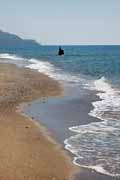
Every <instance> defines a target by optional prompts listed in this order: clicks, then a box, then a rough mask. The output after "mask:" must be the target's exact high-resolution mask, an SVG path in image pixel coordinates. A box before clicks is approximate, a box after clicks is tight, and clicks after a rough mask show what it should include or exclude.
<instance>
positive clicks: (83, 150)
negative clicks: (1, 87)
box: [0, 46, 120, 177]
mask: <svg viewBox="0 0 120 180" xmlns="http://www.w3.org/2000/svg"><path fill="white" fill-rule="evenodd" d="M62 48H63V49H64V51H65V55H64V56H57V51H58V47H57V46H41V47H40V48H39V49H31V50H24V49H19V50H18V49H12V48H11V49H0V58H2V60H1V61H2V62H3V61H4V62H10V63H15V64H17V65H18V66H20V67H21V66H25V67H27V68H31V69H35V70H37V71H39V72H42V73H45V74H47V75H48V76H50V77H52V78H54V79H56V80H59V81H61V82H64V83H65V82H66V83H69V84H72V85H74V88H75V87H76V86H77V85H80V86H82V87H83V89H84V91H86V90H87V91H93V92H94V93H95V94H96V95H97V97H98V100H97V101H94V102H91V104H92V105H93V109H92V110H91V111H90V112H89V116H92V117H96V118H98V119H99V121H98V122H92V123H89V124H87V125H80V126H73V127H69V130H70V131H73V132H75V135H74V136H72V137H69V138H68V139H65V141H64V144H65V148H66V149H67V150H69V151H70V152H72V153H73V154H74V160H73V163H74V164H76V165H78V166H81V167H87V168H91V169H94V170H96V171H98V172H100V173H103V174H107V175H110V176H113V177H120V46H63V47H62Z"/></svg>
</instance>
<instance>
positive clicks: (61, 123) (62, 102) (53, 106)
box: [24, 87, 119, 180]
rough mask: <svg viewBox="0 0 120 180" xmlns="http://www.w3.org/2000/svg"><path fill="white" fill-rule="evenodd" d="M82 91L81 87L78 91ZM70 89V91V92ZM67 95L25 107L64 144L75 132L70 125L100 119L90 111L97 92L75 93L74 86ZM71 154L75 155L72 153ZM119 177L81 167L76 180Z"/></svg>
mask: <svg viewBox="0 0 120 180" xmlns="http://www.w3.org/2000/svg"><path fill="white" fill-rule="evenodd" d="M77 90H78V91H79V92H80V87H78V89H76V92H78V91H77ZM68 91H69V92H68ZM68 91H67V93H68V94H67V95H65V96H63V97H56V98H54V97H53V98H49V99H48V100H46V101H45V102H44V103H43V102H42V101H41V100H37V101H34V102H33V103H32V104H31V105H30V106H27V107H26V108H25V109H24V112H25V113H26V114H27V115H29V116H31V117H34V118H35V120H37V121H38V122H40V124H42V125H44V126H45V127H47V129H48V130H49V132H51V136H53V137H54V138H55V139H56V141H58V142H59V143H61V144H62V146H63V148H64V140H65V139H66V138H68V137H70V136H72V135H74V132H71V131H69V129H68V128H69V127H72V126H79V125H83V124H88V123H90V122H97V121H100V120H99V119H97V118H94V117H90V116H89V115H88V113H89V112H90V110H92V109H93V107H92V104H91V102H93V101H97V100H99V98H98V97H97V96H96V95H95V92H91V93H90V91H88V92H87V90H86V93H85V94H84V90H83V93H81V94H80V93H75V91H74V87H73V88H71V89H70V87H69V89H68ZM69 155H70V156H71V157H72V159H73V157H74V155H72V154H71V153H69ZM118 179H119V178H114V177H110V176H108V175H104V174H100V173H97V172H95V171H94V170H90V169H86V168H80V172H79V173H77V174H76V176H75V180H118Z"/></svg>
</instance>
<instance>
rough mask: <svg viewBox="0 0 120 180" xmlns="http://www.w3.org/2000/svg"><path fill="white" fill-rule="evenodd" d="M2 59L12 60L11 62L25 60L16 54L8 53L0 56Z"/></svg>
mask: <svg viewBox="0 0 120 180" xmlns="http://www.w3.org/2000/svg"><path fill="white" fill-rule="evenodd" d="M0 58H2V59H11V60H18V59H19V60H24V58H22V57H19V56H17V55H15V54H8V53H3V54H0Z"/></svg>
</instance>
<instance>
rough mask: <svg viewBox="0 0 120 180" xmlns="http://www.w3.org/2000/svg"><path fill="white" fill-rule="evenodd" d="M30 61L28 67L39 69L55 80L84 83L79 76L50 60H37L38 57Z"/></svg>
mask: <svg viewBox="0 0 120 180" xmlns="http://www.w3.org/2000/svg"><path fill="white" fill-rule="evenodd" d="M29 63H30V64H29V65H27V66H26V67H28V68H30V69H35V70H38V71H39V72H41V73H44V74H46V75H48V76H49V77H51V78H53V79H55V80H60V81H65V82H71V83H78V84H79V83H82V82H83V81H84V80H83V79H82V78H80V77H79V76H76V75H72V74H69V73H66V72H63V71H62V70H61V69H59V68H56V67H55V66H54V65H53V64H52V63H50V62H46V61H42V60H37V59H30V60H29ZM87 85H88V84H86V86H87Z"/></svg>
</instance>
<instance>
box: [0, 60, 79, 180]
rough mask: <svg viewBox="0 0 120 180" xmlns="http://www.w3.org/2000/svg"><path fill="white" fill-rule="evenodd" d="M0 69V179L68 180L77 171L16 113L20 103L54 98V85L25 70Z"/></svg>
mask: <svg viewBox="0 0 120 180" xmlns="http://www.w3.org/2000/svg"><path fill="white" fill-rule="evenodd" d="M0 65H1V67H0V68H1V72H0V83H1V87H2V88H1V91H0V96H1V99H0V107H1V110H0V114H1V115H0V123H1V127H0V129H1V133H0V134H1V137H0V141H2V144H1V147H2V151H1V153H0V159H1V162H0V178H3V179H6V180H14V179H21V180H22V179H28V178H30V179H31V180H32V179H36V180H37V179H41V180H42V179H44V180H48V179H54V180H59V179H60V180H62V179H66V180H67V179H70V178H72V176H74V174H75V173H76V172H77V171H78V168H77V167H75V166H74V165H73V164H72V162H71V161H70V157H69V156H68V155H67V153H66V152H65V151H64V150H62V149H61V148H60V146H59V145H58V143H56V142H55V141H54V140H53V139H52V138H51V137H50V136H49V132H48V131H47V130H46V128H44V127H42V126H41V125H40V124H39V126H38V124H36V123H35V122H34V121H33V120H32V119H30V118H28V117H25V116H23V115H22V114H21V113H20V112H19V110H20V109H19V106H21V104H22V105H23V103H25V104H29V103H31V102H32V101H33V100H35V99H38V98H40V97H42V98H43V97H44V98H47V97H50V96H56V95H57V96H58V95H59V93H60V87H59V85H58V82H56V81H54V80H52V79H51V78H49V77H47V76H46V75H42V74H41V73H38V72H36V71H32V70H30V69H27V68H26V69H25V68H18V67H16V66H15V65H11V64H4V63H0ZM13 72H14V73H13ZM13 74H14V77H13ZM39 78H41V81H42V84H41V81H40V79H39ZM29 83H30V84H29ZM45 87H46V88H45ZM44 98H43V99H44ZM18 109H19V110H18ZM19 113H20V114H19ZM6 127H7V128H6ZM8 134H9V136H7V135H8ZM4 147H5V148H4ZM48 150H49V151H48ZM50 150H51V152H50ZM41 154H42V155H41ZM46 156H47V157H46ZM48 162H51V164H50V165H49V164H48ZM56 165H57V166H56Z"/></svg>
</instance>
